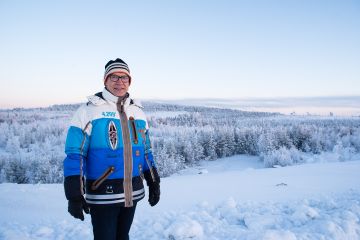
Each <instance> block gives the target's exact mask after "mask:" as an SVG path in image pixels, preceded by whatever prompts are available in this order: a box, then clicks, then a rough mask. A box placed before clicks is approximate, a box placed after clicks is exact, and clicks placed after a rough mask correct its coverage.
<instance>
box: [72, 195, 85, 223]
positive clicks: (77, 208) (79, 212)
mask: <svg viewBox="0 0 360 240" xmlns="http://www.w3.org/2000/svg"><path fill="white" fill-rule="evenodd" d="M83 211H84V212H85V213H86V214H89V213H90V209H89V206H88V205H87V203H86V200H85V199H84V197H83V196H81V198H80V199H79V200H69V202H68V212H69V213H70V214H71V215H72V216H73V217H74V218H78V219H80V220H81V221H84V214H83Z"/></svg>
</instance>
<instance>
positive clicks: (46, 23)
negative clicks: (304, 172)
mask: <svg viewBox="0 0 360 240" xmlns="http://www.w3.org/2000/svg"><path fill="white" fill-rule="evenodd" d="M0 36H1V38H0V84H1V92H0V108H8V107H18V106H25V107H28V106H48V105H51V104H61V103H74V102H82V101H85V96H87V95H90V94H92V93H95V92H97V91H99V90H101V89H102V87H103V82H102V76H103V72H104V65H105V64H106V62H107V61H108V60H110V59H114V58H116V57H120V58H122V59H123V60H125V61H126V62H127V63H128V65H129V67H130V70H131V72H132V75H133V82H132V85H131V87H130V93H131V94H132V96H133V97H136V98H140V99H182V98H213V97H214V98H247V97H256V98H262V97H264V98H269V97H307V96H354V95H360V67H359V66H360V1H355V0H354V1H348V0H344V1H340V0H339V1H331V0H323V1H320V0H319V1H317V0H301V1H300V0H299V1H295V0H286V1H285V0H284V1H269V0H263V1H219V0H218V1H192V0H187V1H184V0H181V1H180V0H179V1H45V0H44V1H37V0H34V1H25V0H24V1H17V0H0Z"/></svg>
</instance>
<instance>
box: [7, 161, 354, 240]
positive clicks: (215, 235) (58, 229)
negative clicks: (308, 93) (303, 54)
mask: <svg viewBox="0 0 360 240" xmlns="http://www.w3.org/2000/svg"><path fill="white" fill-rule="evenodd" d="M359 160H360V159H359ZM359 172H360V161H351V162H336V163H314V164H305V165H299V166H292V167H284V168H262V164H261V163H260V162H259V161H258V158H257V157H249V156H243V155H241V156H235V157H230V158H224V159H220V160H218V161H214V162H203V163H202V164H201V166H198V167H194V168H189V169H186V170H184V171H182V172H181V173H179V174H176V175H173V176H171V177H168V178H164V179H162V180H161V181H162V182H161V190H162V196H161V201H160V203H159V204H158V205H157V206H156V207H154V208H151V207H150V206H149V205H148V203H147V201H146V200H143V201H141V202H140V203H139V204H138V209H137V212H136V215H135V219H134V224H133V226H132V229H131V238H132V239H140V240H141V239H274V240H275V239H277V240H278V239H360V220H359V219H360V181H359ZM0 192H1V195H0V239H91V238H92V232H91V231H92V229H91V222H90V217H89V216H86V220H85V221H84V222H81V221H79V220H75V219H73V218H72V217H71V216H70V215H68V213H67V212H66V209H67V206H66V200H65V198H64V194H63V187H62V185H59V184H40V185H17V184H1V185H0Z"/></svg>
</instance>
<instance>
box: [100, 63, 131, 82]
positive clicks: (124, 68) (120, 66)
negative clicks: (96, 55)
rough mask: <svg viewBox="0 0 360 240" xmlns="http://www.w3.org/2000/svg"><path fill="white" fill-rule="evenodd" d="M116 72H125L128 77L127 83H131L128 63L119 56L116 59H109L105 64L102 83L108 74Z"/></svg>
mask: <svg viewBox="0 0 360 240" xmlns="http://www.w3.org/2000/svg"><path fill="white" fill-rule="evenodd" d="M117 72H118V73H125V74H126V75H128V76H129V78H130V81H129V83H131V76H130V69H129V67H128V65H127V64H126V63H125V62H124V61H123V60H121V59H120V58H117V59H116V60H110V61H109V62H108V63H107V64H106V65H105V73H104V83H105V80H106V78H107V77H108V76H109V75H110V74H113V73H117Z"/></svg>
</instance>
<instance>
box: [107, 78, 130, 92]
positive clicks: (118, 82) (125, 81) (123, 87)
mask: <svg viewBox="0 0 360 240" xmlns="http://www.w3.org/2000/svg"><path fill="white" fill-rule="evenodd" d="M129 85H130V79H129V76H128V75H126V74H125V73H120V72H119V73H113V74H111V75H110V76H108V77H107V78H106V81H105V87H106V88H107V90H109V92H111V93H112V94H113V95H114V96H117V97H121V96H124V95H125V93H127V91H128V90H129Z"/></svg>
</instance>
